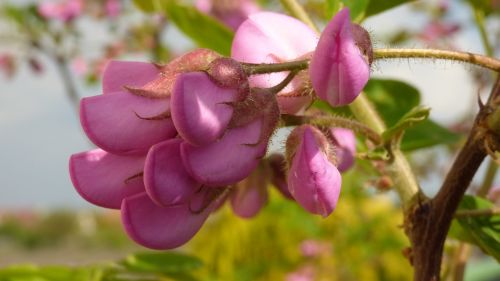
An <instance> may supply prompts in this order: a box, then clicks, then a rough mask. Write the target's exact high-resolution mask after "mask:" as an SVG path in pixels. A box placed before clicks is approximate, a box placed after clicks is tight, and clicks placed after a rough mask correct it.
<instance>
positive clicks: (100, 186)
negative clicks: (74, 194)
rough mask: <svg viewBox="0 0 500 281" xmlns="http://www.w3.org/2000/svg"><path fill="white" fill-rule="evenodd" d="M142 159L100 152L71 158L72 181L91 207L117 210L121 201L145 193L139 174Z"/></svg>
mask: <svg viewBox="0 0 500 281" xmlns="http://www.w3.org/2000/svg"><path fill="white" fill-rule="evenodd" d="M145 158H146V156H145V155H140V156H118V155H114V154H110V153H107V152H105V151H104V150H101V149H94V150H91V151H87V152H82V153H78V154H73V155H72V156H71V158H70V160H69V172H70V176H71V181H72V182H73V185H74V186H75V188H76V191H78V193H79V194H80V195H81V196H82V197H83V198H84V199H85V200H87V201H89V202H90V203H92V204H95V205H97V206H100V207H104V208H112V209H119V208H120V205H121V203H122V200H123V199H124V198H126V197H128V196H131V195H134V194H137V193H139V192H144V183H143V182H142V177H141V176H140V173H141V172H142V170H143V167H144V159H145Z"/></svg>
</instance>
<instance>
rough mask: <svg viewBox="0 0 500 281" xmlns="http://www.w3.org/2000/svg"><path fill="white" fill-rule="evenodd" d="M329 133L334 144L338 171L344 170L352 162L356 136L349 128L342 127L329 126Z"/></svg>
mask: <svg viewBox="0 0 500 281" xmlns="http://www.w3.org/2000/svg"><path fill="white" fill-rule="evenodd" d="M329 133H330V137H331V141H332V143H333V145H334V146H335V157H336V158H337V168H338V169H339V171H340V172H345V171H347V170H348V169H349V168H351V167H352V165H353V164H354V156H355V154H356V136H355V135H354V133H353V132H352V131H351V130H349V129H344V128H331V129H330V131H329Z"/></svg>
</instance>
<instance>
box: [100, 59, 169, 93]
mask: <svg viewBox="0 0 500 281" xmlns="http://www.w3.org/2000/svg"><path fill="white" fill-rule="evenodd" d="M159 73H160V71H159V70H158V68H157V67H156V66H155V65H154V64H152V63H146V62H132V61H116V60H112V61H110V62H109V63H108V64H107V65H106V68H105V69H104V72H103V74H102V92H103V94H108V93H114V92H120V91H123V90H124V88H123V86H129V87H136V88H139V87H142V86H144V85H146V83H148V82H149V81H151V80H153V79H155V78H157V76H158V74H159Z"/></svg>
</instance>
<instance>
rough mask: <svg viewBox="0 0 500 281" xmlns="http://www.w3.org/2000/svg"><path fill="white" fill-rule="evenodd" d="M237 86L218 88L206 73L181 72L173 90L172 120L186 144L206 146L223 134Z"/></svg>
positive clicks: (235, 96)
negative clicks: (230, 103)
mask: <svg viewBox="0 0 500 281" xmlns="http://www.w3.org/2000/svg"><path fill="white" fill-rule="evenodd" d="M237 96H238V92H237V90H236V89H229V88H226V89H225V88H220V87H218V86H217V85H216V84H215V83H214V82H212V80H210V78H209V77H208V75H207V74H206V73H203V72H190V73H184V74H181V75H180V76H179V77H178V78H177V80H176V82H175V85H174V90H173V92H172V104H171V105H172V120H173V121H174V124H175V127H176V129H177V131H178V132H179V135H181V136H182V138H183V139H185V140H186V141H187V142H188V143H190V144H192V145H205V144H208V143H211V142H214V141H215V140H216V139H217V138H219V137H220V136H221V135H222V134H224V132H225V130H226V128H227V125H228V124H229V121H230V120H231V116H232V114H233V107H232V106H231V105H228V104H225V103H228V102H233V101H236V99H237Z"/></svg>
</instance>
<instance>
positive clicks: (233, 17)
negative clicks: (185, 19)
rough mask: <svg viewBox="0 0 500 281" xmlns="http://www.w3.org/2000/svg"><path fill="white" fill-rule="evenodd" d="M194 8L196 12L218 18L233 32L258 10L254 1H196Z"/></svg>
mask: <svg viewBox="0 0 500 281" xmlns="http://www.w3.org/2000/svg"><path fill="white" fill-rule="evenodd" d="M196 7H197V8H198V10H200V11H202V12H204V13H207V14H210V15H212V16H214V17H216V18H218V19H219V20H221V21H222V22H223V23H225V24H226V25H227V26H229V27H230V28H231V29H234V30H236V29H237V28H238V27H239V26H240V25H241V23H242V22H243V21H245V20H246V19H247V17H248V16H249V15H250V14H253V13H256V12H258V11H259V10H260V9H259V6H258V5H257V4H256V3H255V1H254V0H233V1H225V0H197V1H196Z"/></svg>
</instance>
